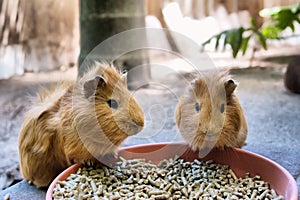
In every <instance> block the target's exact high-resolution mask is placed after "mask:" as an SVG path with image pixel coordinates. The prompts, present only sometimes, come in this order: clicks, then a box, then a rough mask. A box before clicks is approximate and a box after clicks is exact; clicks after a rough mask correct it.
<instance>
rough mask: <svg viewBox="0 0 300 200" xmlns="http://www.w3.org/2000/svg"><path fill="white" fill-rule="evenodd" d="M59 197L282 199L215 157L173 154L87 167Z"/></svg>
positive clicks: (62, 184) (62, 186)
mask: <svg viewBox="0 0 300 200" xmlns="http://www.w3.org/2000/svg"><path fill="white" fill-rule="evenodd" d="M53 197H54V199H81V200H82V199H95V200H98V199H124V200H125V199H126V200H127V199H132V200H136V199H171V200H172V199H204V200H205V199H207V200H210V199H212V200H213V199H217V200H221V199H231V200H234V199H266V200H267V199H276V200H279V199H283V197H282V196H278V195H277V194H276V192H275V190H273V189H270V187H269V184H268V183H266V182H264V181H262V180H261V178H260V177H259V176H254V177H252V178H251V177H250V176H249V174H246V175H245V178H237V177H236V175H235V174H234V172H233V171H232V170H231V169H230V168H229V167H228V166H226V165H220V164H216V163H214V162H213V161H206V162H203V161H199V160H194V161H193V162H186V161H184V160H183V159H169V160H164V161H162V162H161V163H160V164H159V165H154V164H152V163H149V162H145V160H143V159H134V160H123V161H120V162H117V163H116V165H115V166H114V167H113V168H107V167H97V168H92V167H82V168H79V169H78V171H77V173H76V174H71V175H70V176H69V177H68V178H67V179H66V180H65V181H59V182H58V183H57V184H56V187H55V188H54V191H53Z"/></svg>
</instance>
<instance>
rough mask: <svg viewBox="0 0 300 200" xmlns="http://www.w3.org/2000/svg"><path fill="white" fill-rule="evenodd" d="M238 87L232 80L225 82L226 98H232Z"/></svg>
mask: <svg viewBox="0 0 300 200" xmlns="http://www.w3.org/2000/svg"><path fill="white" fill-rule="evenodd" d="M236 87H237V85H236V83H235V82H234V81H233V80H232V79H229V80H228V81H226V82H225V91H226V96H230V95H231V94H232V93H233V92H234V90H235V88H236Z"/></svg>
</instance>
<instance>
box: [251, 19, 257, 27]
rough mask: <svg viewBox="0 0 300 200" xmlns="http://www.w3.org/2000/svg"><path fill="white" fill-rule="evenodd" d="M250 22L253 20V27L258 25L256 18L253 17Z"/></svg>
mask: <svg viewBox="0 0 300 200" xmlns="http://www.w3.org/2000/svg"><path fill="white" fill-rule="evenodd" d="M250 22H251V25H252V27H253V28H256V27H257V22H256V20H255V19H254V18H251V20H250Z"/></svg>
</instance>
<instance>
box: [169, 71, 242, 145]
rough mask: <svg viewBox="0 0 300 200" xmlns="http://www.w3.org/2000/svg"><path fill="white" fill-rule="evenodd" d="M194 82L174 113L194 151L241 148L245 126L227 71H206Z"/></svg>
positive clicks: (178, 124)
mask: <svg viewBox="0 0 300 200" xmlns="http://www.w3.org/2000/svg"><path fill="white" fill-rule="evenodd" d="M202 75H203V76H201V77H199V78H197V79H196V80H194V81H193V82H192V83H191V85H190V87H189V88H188V89H187V91H186V92H185V94H183V95H182V96H181V98H180V100H179V102H178V104H177V107H176V111H175V119H176V125H177V127H178V129H179V132H180V133H181V135H182V137H183V139H184V140H185V141H186V142H188V143H189V145H190V146H191V147H192V148H193V149H194V150H202V149H211V148H213V147H216V148H220V149H224V147H239V148H240V147H242V146H243V145H244V144H245V140H246V137H247V123H246V119H245V116H244V113H243V110H242V107H241V105H240V103H239V100H238V98H237V96H236V95H235V94H234V90H235V88H236V87H237V85H236V83H235V82H234V81H233V80H232V79H231V78H230V76H229V75H228V72H227V71H224V70H222V71H218V72H212V71H208V72H206V73H203V74H202Z"/></svg>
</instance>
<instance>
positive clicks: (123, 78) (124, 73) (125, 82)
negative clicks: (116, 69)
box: [121, 70, 128, 87]
mask: <svg viewBox="0 0 300 200" xmlns="http://www.w3.org/2000/svg"><path fill="white" fill-rule="evenodd" d="M127 74H128V72H127V70H125V71H123V73H122V75H121V78H122V81H123V83H124V85H125V86H126V87H127Z"/></svg>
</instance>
